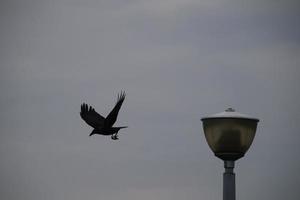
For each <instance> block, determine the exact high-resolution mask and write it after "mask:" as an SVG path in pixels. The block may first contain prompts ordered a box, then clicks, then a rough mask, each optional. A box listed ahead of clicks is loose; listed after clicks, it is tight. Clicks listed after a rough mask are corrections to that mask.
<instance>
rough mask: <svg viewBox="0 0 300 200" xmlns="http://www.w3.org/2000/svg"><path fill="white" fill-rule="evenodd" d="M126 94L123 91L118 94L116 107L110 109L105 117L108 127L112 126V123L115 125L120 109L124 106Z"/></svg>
mask: <svg viewBox="0 0 300 200" xmlns="http://www.w3.org/2000/svg"><path fill="white" fill-rule="evenodd" d="M125 96H126V95H125V92H121V94H118V101H117V103H116V105H115V107H114V108H113V109H112V111H110V113H109V114H108V115H107V117H106V119H105V126H106V127H112V125H114V123H115V122H116V120H117V117H118V113H119V110H120V108H121V106H122V103H123V101H124V99H125Z"/></svg>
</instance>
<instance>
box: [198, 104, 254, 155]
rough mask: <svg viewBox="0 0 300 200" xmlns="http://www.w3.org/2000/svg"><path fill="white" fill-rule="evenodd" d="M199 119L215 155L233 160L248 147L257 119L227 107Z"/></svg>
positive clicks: (252, 137) (243, 153)
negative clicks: (223, 110) (222, 110)
mask: <svg viewBox="0 0 300 200" xmlns="http://www.w3.org/2000/svg"><path fill="white" fill-rule="evenodd" d="M201 121H202V122H203V129H204V134H205V138H206V141H207V143H208V145H209V147H210V149H211V150H212V151H213V152H214V154H215V156H217V157H218V158H220V159H222V160H232V161H234V160H237V159H239V158H241V157H243V156H244V155H245V153H246V152H247V150H248V149H249V148H250V146H251V144H252V141H253V139H254V136H255V133H256V128H257V123H258V121H259V119H256V118H253V117H250V116H248V115H245V114H241V113H238V112H236V111H235V110H234V109H232V108H228V109H227V110H225V112H221V113H217V114H214V115H211V116H208V117H204V118H202V119H201Z"/></svg>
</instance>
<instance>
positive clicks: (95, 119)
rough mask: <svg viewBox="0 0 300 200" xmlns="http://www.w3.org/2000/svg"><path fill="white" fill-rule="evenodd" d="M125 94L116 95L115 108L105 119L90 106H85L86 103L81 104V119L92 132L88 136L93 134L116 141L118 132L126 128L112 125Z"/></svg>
mask: <svg viewBox="0 0 300 200" xmlns="http://www.w3.org/2000/svg"><path fill="white" fill-rule="evenodd" d="M125 96H126V94H125V92H122V91H121V93H120V94H118V100H117V103H116V105H115V107H114V108H113V109H112V111H110V113H109V114H108V115H107V117H106V118H104V117H103V116H101V115H100V114H99V113H97V112H96V111H95V109H94V108H93V107H92V106H89V105H87V104H86V103H83V104H81V111H80V116H81V118H82V119H83V120H84V121H85V122H86V123H87V124H88V125H90V126H91V127H93V128H94V130H93V131H92V132H91V134H90V136H92V135H94V134H98V135H111V139H112V140H118V139H119V138H118V136H117V134H118V132H119V130H120V129H122V128H127V126H119V127H113V125H114V123H115V122H116V120H117V117H118V113H119V110H120V108H121V106H122V104H123V101H124V99H125Z"/></svg>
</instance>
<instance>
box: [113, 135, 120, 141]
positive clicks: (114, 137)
mask: <svg viewBox="0 0 300 200" xmlns="http://www.w3.org/2000/svg"><path fill="white" fill-rule="evenodd" d="M111 139H112V140H118V139H119V138H118V136H117V135H112V136H111Z"/></svg>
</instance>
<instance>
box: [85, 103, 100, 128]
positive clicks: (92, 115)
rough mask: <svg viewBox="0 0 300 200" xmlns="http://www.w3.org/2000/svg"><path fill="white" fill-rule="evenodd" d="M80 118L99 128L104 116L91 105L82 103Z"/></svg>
mask: <svg viewBox="0 0 300 200" xmlns="http://www.w3.org/2000/svg"><path fill="white" fill-rule="evenodd" d="M80 116H81V118H82V119H83V120H84V121H85V122H86V123H87V124H88V125H90V126H91V127H93V128H95V129H100V128H102V127H103V126H104V120H105V118H104V117H103V116H101V115H100V114H99V113H97V112H96V111H95V109H94V108H93V107H92V106H90V107H89V106H88V105H87V104H85V103H83V104H82V105H81V111H80Z"/></svg>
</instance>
